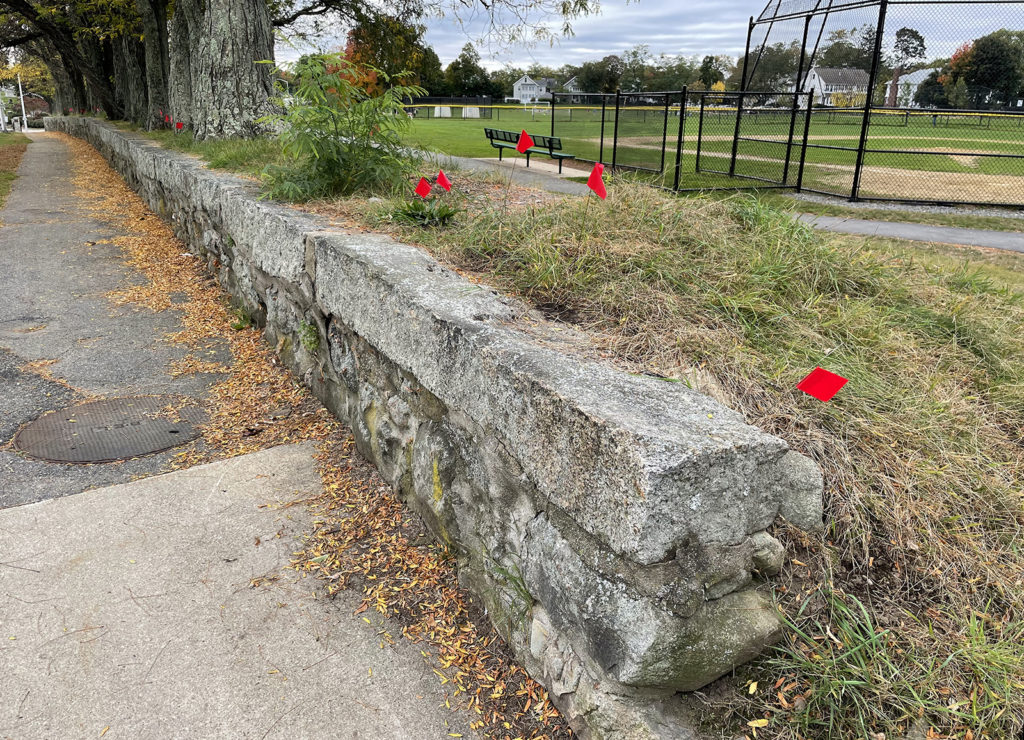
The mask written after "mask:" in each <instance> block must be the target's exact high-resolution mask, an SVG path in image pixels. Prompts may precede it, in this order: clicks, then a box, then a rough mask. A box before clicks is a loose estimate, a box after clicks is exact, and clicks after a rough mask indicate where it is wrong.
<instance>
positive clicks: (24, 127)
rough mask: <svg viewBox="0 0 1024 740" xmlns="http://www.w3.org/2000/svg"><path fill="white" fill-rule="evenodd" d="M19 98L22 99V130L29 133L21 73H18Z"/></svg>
mask: <svg viewBox="0 0 1024 740" xmlns="http://www.w3.org/2000/svg"><path fill="white" fill-rule="evenodd" d="M18 97H19V98H21V130H22V132H25V131H28V116H27V115H25V93H24V92H23V91H22V89H21V72H18Z"/></svg>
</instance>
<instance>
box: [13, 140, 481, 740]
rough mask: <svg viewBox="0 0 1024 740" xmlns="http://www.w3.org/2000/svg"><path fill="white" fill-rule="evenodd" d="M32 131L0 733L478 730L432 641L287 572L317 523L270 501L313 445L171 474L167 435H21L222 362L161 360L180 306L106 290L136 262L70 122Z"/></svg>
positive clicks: (18, 270) (289, 497)
mask: <svg viewBox="0 0 1024 740" xmlns="http://www.w3.org/2000/svg"><path fill="white" fill-rule="evenodd" d="M32 140H33V141H32V143H31V144H30V145H29V147H28V150H27V152H26V154H25V157H24V159H23V160H22V164H21V168H20V170H19V179H18V180H16V181H15V183H14V189H13V192H12V193H11V195H10V198H9V199H8V202H7V204H6V206H5V208H4V209H3V210H2V211H0V274H2V275H3V286H4V287H3V290H0V739H6V738H18V739H19V740H21V739H22V738H30V739H31V738H40V739H44V738H45V739H47V740H49V739H50V738H98V737H101V736H102V737H103V738H105V739H106V740H110V739H111V738H132V739H133V740H135V739H140V738H141V739H146V738H178V737H181V738H185V737H188V738H204V737H218V738H220V737H230V738H255V739H256V740H260V739H263V738H447V737H449V733H453V734H461V735H463V736H465V737H467V738H471V737H476V734H475V733H473V732H472V731H470V730H469V729H468V728H467V725H468V722H469V721H470V719H471V717H470V716H469V715H468V714H460V713H455V712H452V711H450V710H448V709H446V708H445V707H444V701H445V698H444V693H443V691H442V687H441V686H440V685H439V683H438V681H437V679H436V677H435V676H434V674H433V672H432V671H431V669H430V668H429V666H428V665H427V664H426V663H425V661H424V660H423V658H422V656H421V654H420V650H419V647H418V646H416V645H412V644H409V643H406V642H404V641H402V640H398V642H397V645H396V646H395V647H386V648H383V649H382V648H381V647H380V645H381V642H382V639H381V636H380V634H379V630H380V629H384V628H386V629H389V630H392V631H396V632H397V631H398V630H400V626H399V625H396V624H394V623H388V624H385V625H378V624H377V620H376V618H375V617H374V615H373V613H372V612H369V613H365V614H363V615H361V616H354V615H353V611H354V610H355V609H356V608H357V607H358V605H359V604H360V599H359V597H358V595H357V594H349V593H342V594H340V595H339V596H338V597H337V598H336V599H334V600H332V601H329V602H325V601H320V600H318V599H316V598H315V597H314V596H313V594H314V592H315V591H316V589H317V585H318V584H317V583H315V582H314V581H312V580H300V579H298V576H297V574H296V573H294V572H292V571H290V570H287V569H286V568H285V566H286V565H287V563H288V561H289V559H290V556H291V553H292V552H293V551H294V550H296V549H298V548H299V547H300V544H299V542H298V538H299V537H300V536H301V534H302V533H303V532H308V531H310V529H311V527H312V522H311V521H310V517H309V515H308V513H307V512H306V510H305V508H304V507H303V506H301V505H296V506H292V507H288V508H277V507H275V506H274V505H275V504H277V503H278V502H291V501H295V500H297V499H300V498H303V497H308V496H311V495H314V494H315V493H316V492H317V491H319V489H320V480H319V477H318V475H317V474H316V472H315V469H314V466H313V460H312V452H313V450H312V447H310V446H309V445H293V446H286V447H278V448H275V449H271V450H265V451H262V452H258V453H254V454H252V455H247V456H245V457H239V458H235V459H233V460H228V461H225V462H219V463H214V464H212V465H207V466H202V467H197V468H192V469H189V470H185V471H179V472H176V473H172V474H169V475H163V476H156V475H153V474H154V473H158V472H160V471H161V470H164V469H165V468H166V465H167V462H168V460H169V457H170V455H172V454H174V450H172V451H170V452H167V453H162V454H157V455H151V456H148V457H143V458H139V459H136V460H131V461H127V462H123V463H115V464H100V465H79V466H75V465H55V464H51V463H45V462H39V461H33V460H28V459H25V458H23V457H21V456H20V455H18V454H17V453H15V452H14V451H13V450H12V449H11V448H10V446H9V445H7V443H8V442H9V441H10V440H11V438H12V437H13V435H14V433H15V431H16V430H17V429H18V428H19V427H20V426H21V425H22V424H23V423H25V422H28V421H30V420H32V419H34V418H36V417H38V416H39V415H41V414H42V413H44V412H46V411H49V410H53V409H60V408H63V407H65V406H67V405H68V404H70V403H73V402H74V401H76V400H80V399H82V398H84V397H88V396H91V395H103V396H107V397H113V396H124V395H132V394H157V393H159V394H164V393H168V394H180V395H183V396H189V397H193V398H196V399H198V400H199V401H200V402H202V399H204V398H205V397H206V396H207V394H208V392H209V389H210V387H211V386H212V384H213V383H215V382H216V381H217V380H218V379H219V376H213V375H198V376H194V375H193V376H189V375H185V376H181V377H178V378H174V377H171V375H170V374H169V372H168V369H169V366H170V364H171V363H172V362H173V361H174V360H176V359H179V358H180V357H181V356H182V355H183V354H184V352H185V350H184V349H183V348H182V347H178V346H175V345H173V344H170V343H167V342H162V341H160V338H161V337H163V336H164V335H165V334H166V333H168V332H173V331H177V330H180V329H181V328H182V324H181V316H180V314H179V312H177V311H174V310H169V311H165V312H161V313H153V312H150V311H145V310H135V309H132V308H117V307H114V306H113V305H112V304H111V303H110V302H109V301H108V300H107V299H106V298H105V295H106V294H107V293H108V292H109V291H111V290H114V289H116V288H118V287H123V286H125V285H129V284H131V283H132V282H136V281H139V280H140V279H141V277H140V276H139V275H137V274H135V273H134V272H133V271H132V270H130V269H129V268H127V267H126V266H125V265H124V264H123V262H122V260H121V255H120V253H119V250H118V249H117V247H115V246H114V245H112V244H109V243H106V240H108V239H110V238H111V237H114V236H116V234H115V233H114V232H113V230H112V229H111V227H110V226H108V225H106V224H104V223H103V222H101V221H98V220H96V219H94V218H92V217H91V216H90V215H89V214H88V213H86V212H83V211H81V210H79V208H78V204H77V202H76V200H75V197H74V190H73V188H72V185H71V182H70V180H69V175H68V173H69V172H70V171H71V167H70V165H71V160H70V157H69V152H68V149H67V147H66V145H65V144H64V143H63V141H62V140H61V138H59V137H57V136H56V135H46V134H35V135H33V136H32ZM184 298H187V297H184ZM212 352H213V355H212V356H211V358H210V359H213V360H217V361H219V362H230V359H231V357H230V352H229V351H228V348H227V346H224V347H214V349H213V350H212ZM143 475H148V476H152V477H148V478H145V479H143V480H136V481H135V482H129V481H132V480H134V479H135V478H137V477H139V476H143ZM111 484H116V485H111ZM268 505H269V506H268ZM366 619H368V620H369V622H367V621H365V620H366ZM396 636H397V635H396ZM385 644H386V643H385Z"/></svg>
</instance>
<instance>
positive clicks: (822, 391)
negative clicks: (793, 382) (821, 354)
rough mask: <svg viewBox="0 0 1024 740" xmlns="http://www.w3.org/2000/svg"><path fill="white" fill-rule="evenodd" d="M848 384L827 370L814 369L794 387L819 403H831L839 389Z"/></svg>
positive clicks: (844, 379) (841, 377)
mask: <svg viewBox="0 0 1024 740" xmlns="http://www.w3.org/2000/svg"><path fill="white" fill-rule="evenodd" d="M848 382H849V381H848V380H847V379H846V378H844V377H843V376H842V375H836V374H835V373H830V372H829V371H828V370H825V369H823V368H820V367H816V368H814V370H812V371H811V372H810V374H809V375H808V376H807V377H806V378H804V379H803V380H801V381H800V382H799V383H798V384H797V386H796V387H797V389H798V390H801V391H803V392H804V393H806V394H807V395H808V396H814V397H815V398H817V399H818V400H819V401H831V400H832V397H833V396H835V395H836V394H837V393H838V392H839V389H840V388H842V387H843V386H844V385H846V384H847V383H848Z"/></svg>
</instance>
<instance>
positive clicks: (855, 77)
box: [802, 67, 870, 105]
mask: <svg viewBox="0 0 1024 740" xmlns="http://www.w3.org/2000/svg"><path fill="white" fill-rule="evenodd" d="M869 79H870V78H869V77H868V73H867V72H865V71H864V70H863V69H855V68H852V67H812V68H811V71H810V72H809V73H808V75H807V79H806V81H805V82H804V89H803V91H802V92H810V91H811V90H814V94H815V102H820V103H821V104H822V105H836V104H837V103H839V102H841V103H843V104H845V105H849V104H851V103H852V102H853V101H855V100H857V99H859V100H860V102H859V103H857V104H858V105H863V104H864V100H866V98H867V94H868V81H869Z"/></svg>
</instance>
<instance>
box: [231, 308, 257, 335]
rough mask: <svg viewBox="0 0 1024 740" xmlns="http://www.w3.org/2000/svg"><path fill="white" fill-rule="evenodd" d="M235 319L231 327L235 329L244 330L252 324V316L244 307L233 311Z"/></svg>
mask: <svg viewBox="0 0 1024 740" xmlns="http://www.w3.org/2000/svg"><path fill="white" fill-rule="evenodd" d="M231 313H232V314H233V315H234V317H235V320H234V321H232V322H231V328H232V329H234V330H235V331H242V330H243V329H248V328H249V327H250V326H252V316H250V315H249V312H248V311H246V310H245V309H244V308H235V309H233V310H232V311H231Z"/></svg>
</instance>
